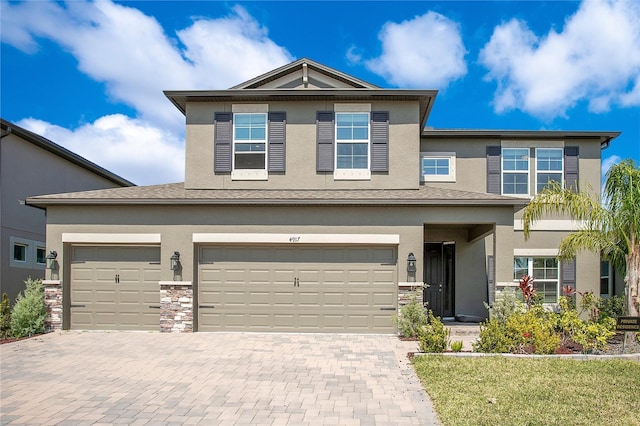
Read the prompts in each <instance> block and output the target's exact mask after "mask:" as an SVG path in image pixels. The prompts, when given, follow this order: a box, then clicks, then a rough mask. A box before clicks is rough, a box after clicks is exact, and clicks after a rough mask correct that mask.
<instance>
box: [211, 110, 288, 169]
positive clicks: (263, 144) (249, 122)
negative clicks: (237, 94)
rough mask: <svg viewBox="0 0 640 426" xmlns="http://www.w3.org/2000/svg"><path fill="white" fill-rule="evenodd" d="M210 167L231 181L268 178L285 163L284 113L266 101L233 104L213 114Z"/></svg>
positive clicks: (283, 166) (285, 120) (285, 116)
mask: <svg viewBox="0 0 640 426" xmlns="http://www.w3.org/2000/svg"><path fill="white" fill-rule="evenodd" d="M214 120H215V121H214V123H215V127H214V136H213V139H214V141H213V145H214V148H213V152H214V153H213V170H214V172H215V173H221V174H228V173H230V174H231V179H232V180H267V179H268V174H269V173H270V172H279V173H284V171H285V166H286V135H287V129H286V123H287V115H286V113H285V112H274V111H269V105H266V104H234V105H232V111H231V112H228V111H227V112H216V113H215V116H214Z"/></svg>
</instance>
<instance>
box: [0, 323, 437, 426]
mask: <svg viewBox="0 0 640 426" xmlns="http://www.w3.org/2000/svg"><path fill="white" fill-rule="evenodd" d="M415 348H416V344H415V342H401V341H399V340H398V339H397V338H396V337H394V336H381V335H374V336H372V335H347V334H337V335H335V334H331V335H329V334H260V333H246V334H245V333H193V334H160V333H142V332H140V333H136V332H56V333H51V334H48V335H45V336H42V337H36V338H32V339H28V340H24V341H21V342H16V343H10V344H5V345H2V346H0V354H1V356H2V358H1V363H2V377H1V382H0V384H1V386H2V393H1V398H2V399H1V402H0V414H1V422H2V424H3V425H4V424H11V425H13V424H39V425H40V424H42V425H45V424H62V425H66V424H68V425H82V424H131V425H138V424H140V425H143V424H147V425H160V424H162V425H166V424H203V425H225V424H252V425H254V424H255V425H260V424H268V425H271V424H288V425H304V424H311V425H315V424H318V425H320V424H336V425H373V424H380V425H382V424H394V425H403V424H406V425H417V424H420V425H429V424H437V420H436V416H435V414H434V412H433V410H432V405H431V403H430V401H429V398H428V396H427V394H426V393H425V392H424V391H423V390H422V388H421V386H420V383H419V382H418V379H417V377H416V376H415V373H414V372H413V370H412V368H411V366H410V364H409V362H408V360H407V358H406V353H407V352H408V351H413V350H415Z"/></svg>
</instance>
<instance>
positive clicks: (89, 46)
mask: <svg viewBox="0 0 640 426" xmlns="http://www.w3.org/2000/svg"><path fill="white" fill-rule="evenodd" d="M0 19H1V26H2V42H3V43H9V44H11V45H13V46H15V47H17V48H19V49H21V50H23V51H24V52H26V53H35V52H37V51H38V49H39V45H38V41H39V39H40V38H44V39H49V40H52V41H54V42H55V43H57V44H59V45H60V46H61V47H62V48H63V49H65V50H68V51H69V52H70V53H71V54H72V55H73V56H74V57H75V58H76V59H77V61H78V68H79V69H80V71H82V72H83V73H85V74H86V75H88V76H89V77H91V78H92V79H94V80H96V81H98V82H103V83H105V85H106V88H107V94H108V96H109V97H110V98H111V99H113V100H115V101H119V102H123V103H125V104H127V105H129V106H131V107H133V108H134V109H135V111H136V112H137V114H138V119H131V118H127V117H123V116H120V115H114V116H106V117H103V118H102V119H99V120H97V121H95V122H94V123H93V124H92V125H90V126H82V127H80V128H78V129H75V130H65V129H62V128H60V127H57V126H54V125H52V124H48V123H47V124H48V125H47V126H44V125H43V124H42V123H44V122H40V123H41V125H40V127H43V128H44V129H45V131H46V132H47V134H43V136H45V137H50V139H52V140H53V141H55V142H57V143H59V144H61V145H63V146H66V147H68V148H69V149H72V150H73V151H76V152H78V153H79V154H80V155H83V156H85V157H87V158H89V159H92V161H95V160H97V161H96V162H97V163H98V164H100V165H101V166H103V167H106V168H109V169H110V170H113V171H114V172H116V173H121V174H122V175H123V177H125V178H129V179H132V180H134V181H136V182H138V183H145V182H148V183H158V182H159V181H171V180H181V179H183V178H184V176H183V175H181V176H179V177H178V176H176V175H175V173H174V171H175V170H178V168H176V167H177V166H175V165H170V166H169V167H167V168H165V167H158V166H156V169H155V172H154V173H152V174H151V175H150V176H148V177H146V176H145V174H144V171H145V170H146V171H151V170H152V166H153V164H154V163H155V164H156V165H160V164H163V163H164V164H173V162H174V161H175V158H176V153H177V152H178V147H180V150H179V151H180V153H179V155H178V158H182V157H183V153H182V152H181V150H182V148H181V147H182V146H183V145H184V141H183V140H182V139H181V138H177V137H173V136H172V137H168V136H167V135H175V134H183V133H184V116H183V115H182V114H181V113H180V112H179V111H178V110H177V109H176V108H175V106H173V105H172V104H171V102H169V100H168V99H166V97H165V96H164V94H163V92H162V91H163V90H201V89H226V88H228V87H231V86H233V85H235V84H238V83H240V82H242V81H245V80H248V79H250V78H253V77H254V76H256V75H260V74H262V73H264V72H267V71H269V70H271V69H273V68H276V67H278V66H281V65H283V64H285V63H288V62H290V61H292V60H293V57H292V56H291V55H290V54H289V52H287V50H286V49H284V48H283V47H281V46H278V45H277V44H276V43H274V42H273V41H272V40H271V39H269V37H268V32H267V29H265V28H264V27H262V26H260V24H259V23H258V22H257V21H256V20H255V19H254V18H253V17H251V16H250V15H249V14H248V13H247V11H246V10H245V9H244V8H242V7H240V6H236V7H234V8H233V9H232V11H231V12H230V13H229V15H228V16H224V17H220V18H216V19H209V18H202V17H200V18H194V20H193V23H192V25H191V26H189V27H188V28H185V29H182V30H180V31H177V32H176V34H175V35H176V37H171V36H170V35H167V34H166V33H165V31H164V29H163V28H162V26H161V25H160V24H159V23H158V21H157V20H156V19H155V18H153V17H151V16H147V15H145V14H144V13H142V12H141V11H140V10H138V9H135V8H132V7H127V6H123V5H120V4H114V3H112V2H111V1H109V0H98V1H96V2H93V3H89V2H67V3H64V4H61V3H53V2H30V1H27V2H23V3H16V4H14V3H6V2H3V3H2V14H1V17H0ZM115 121H118V122H119V123H120V124H123V125H124V127H123V128H122V129H121V130H119V131H118V130H117V129H116V128H114V127H111V126H110V124H112V123H114V122H115ZM27 122H29V123H30V124H31V125H32V126H35V125H36V124H35V123H37V121H34V120H27ZM104 126H107V127H106V128H105V127H104ZM125 132H131V134H127V133H125ZM103 133H104V134H103ZM79 134H82V135H83V138H85V140H86V141H87V142H86V143H85V144H81V143H79V142H78V139H77V135H79ZM115 135H117V136H118V137H115ZM140 136H144V138H143V140H145V143H140V142H136V141H138V140H139V139H138V138H139V137H140ZM152 137H157V138H158V140H157V141H156V142H153V141H152V140H151V139H150V138H152ZM87 138H89V139H87ZM125 140H126V141H128V143H131V144H132V145H131V149H132V150H134V151H133V152H134V153H135V155H126V149H125V145H126V144H124V143H123V141H125ZM155 149H157V150H156V151H154V150H155ZM145 150H146V151H145ZM111 153H113V154H114V155H110V154H111ZM163 155H169V156H170V157H168V158H164V159H162V156H163ZM150 158H153V159H154V161H149V159H150ZM138 163H139V164H140V167H134V165H135V164H138ZM180 167H182V166H180ZM163 170H167V172H166V173H165V172H163Z"/></svg>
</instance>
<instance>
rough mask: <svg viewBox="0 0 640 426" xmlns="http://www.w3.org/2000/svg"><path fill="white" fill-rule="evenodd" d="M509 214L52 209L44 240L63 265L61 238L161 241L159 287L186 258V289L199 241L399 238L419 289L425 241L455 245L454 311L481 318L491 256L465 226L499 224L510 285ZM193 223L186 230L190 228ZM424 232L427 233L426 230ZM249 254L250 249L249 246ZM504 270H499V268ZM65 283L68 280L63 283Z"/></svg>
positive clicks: (490, 210)
mask: <svg viewBox="0 0 640 426" xmlns="http://www.w3.org/2000/svg"><path fill="white" fill-rule="evenodd" d="M512 214H513V212H512V209H511V207H484V208H479V207H448V208H447V207H375V206H371V207H304V206H297V207H286V206H283V207H268V206H264V207H260V206H246V207H243V206H216V207H197V206H183V207H181V206H129V207H121V206H102V207H83V208H77V207H76V208H74V207H50V208H49V225H48V228H47V238H48V241H49V242H50V247H51V248H52V249H56V250H58V252H59V253H60V254H59V261H60V263H61V265H64V264H66V263H65V262H66V261H67V259H65V253H66V251H67V250H68V245H67V246H63V244H62V238H63V234H67V233H70V234H86V235H90V234H103V233H104V234H121V235H127V234H136V235H138V234H156V233H159V234H160V241H161V242H160V247H161V263H162V268H161V274H160V279H161V280H167V281H170V280H172V279H173V278H174V277H173V272H172V271H171V270H170V268H169V258H170V256H171V255H172V254H173V252H174V251H179V252H180V254H181V257H180V260H181V263H182V265H183V271H182V277H181V279H182V280H184V281H193V282H194V283H196V285H197V276H195V272H194V271H196V269H197V268H196V267H195V266H196V264H197V261H198V260H197V245H196V244H194V242H193V234H196V233H231V234H238V233H239V234H263V233H279V234H290V235H293V236H295V235H299V234H333V235H342V234H375V235H380V234H382V235H397V236H398V237H399V245H398V265H397V268H398V269H397V279H398V281H400V282H403V281H407V280H408V276H407V271H406V259H407V256H408V254H409V253H410V252H412V253H414V254H415V256H416V258H417V259H418V262H417V270H418V273H417V274H416V275H417V276H416V281H422V268H423V244H424V242H425V241H434V238H436V239H438V240H440V241H452V240H454V241H456V256H457V260H456V271H457V274H456V276H457V279H458V280H459V281H458V284H457V286H456V297H457V300H458V301H459V303H458V304H457V305H456V306H457V307H459V308H460V309H462V313H465V314H468V315H483V314H484V313H485V312H484V311H483V309H484V308H483V305H482V302H483V301H485V300H486V293H487V286H486V270H485V262H486V256H487V255H488V254H493V250H494V249H493V248H490V249H489V250H485V246H484V242H483V240H482V239H480V240H478V241H477V242H473V243H469V242H468V239H469V234H468V230H467V229H466V228H464V227H466V225H467V224H469V223H473V224H496V225H495V228H496V230H497V232H498V233H499V235H500V238H499V239H498V241H499V243H498V244H497V245H496V248H495V250H496V259H498V265H499V267H498V268H497V277H498V280H505V279H510V274H511V262H512V254H513V242H512V239H513V231H512V228H511V225H510V222H509V220H510V218H511V217H513V216H512ZM185 222H188V223H185ZM425 227H426V228H427V229H426V230H425ZM246 245H247V246H250V245H251V244H250V243H247V244H246ZM501 262H502V263H501ZM61 278H62V279H63V281H65V280H67V278H66V277H64V276H63V277H61Z"/></svg>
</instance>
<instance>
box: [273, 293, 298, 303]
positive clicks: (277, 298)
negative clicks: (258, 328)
mask: <svg viewBox="0 0 640 426" xmlns="http://www.w3.org/2000/svg"><path fill="white" fill-rule="evenodd" d="M294 299H295V295H294V293H293V291H287V292H275V293H274V294H273V304H274V306H283V307H293V306H295V300H294Z"/></svg>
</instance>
